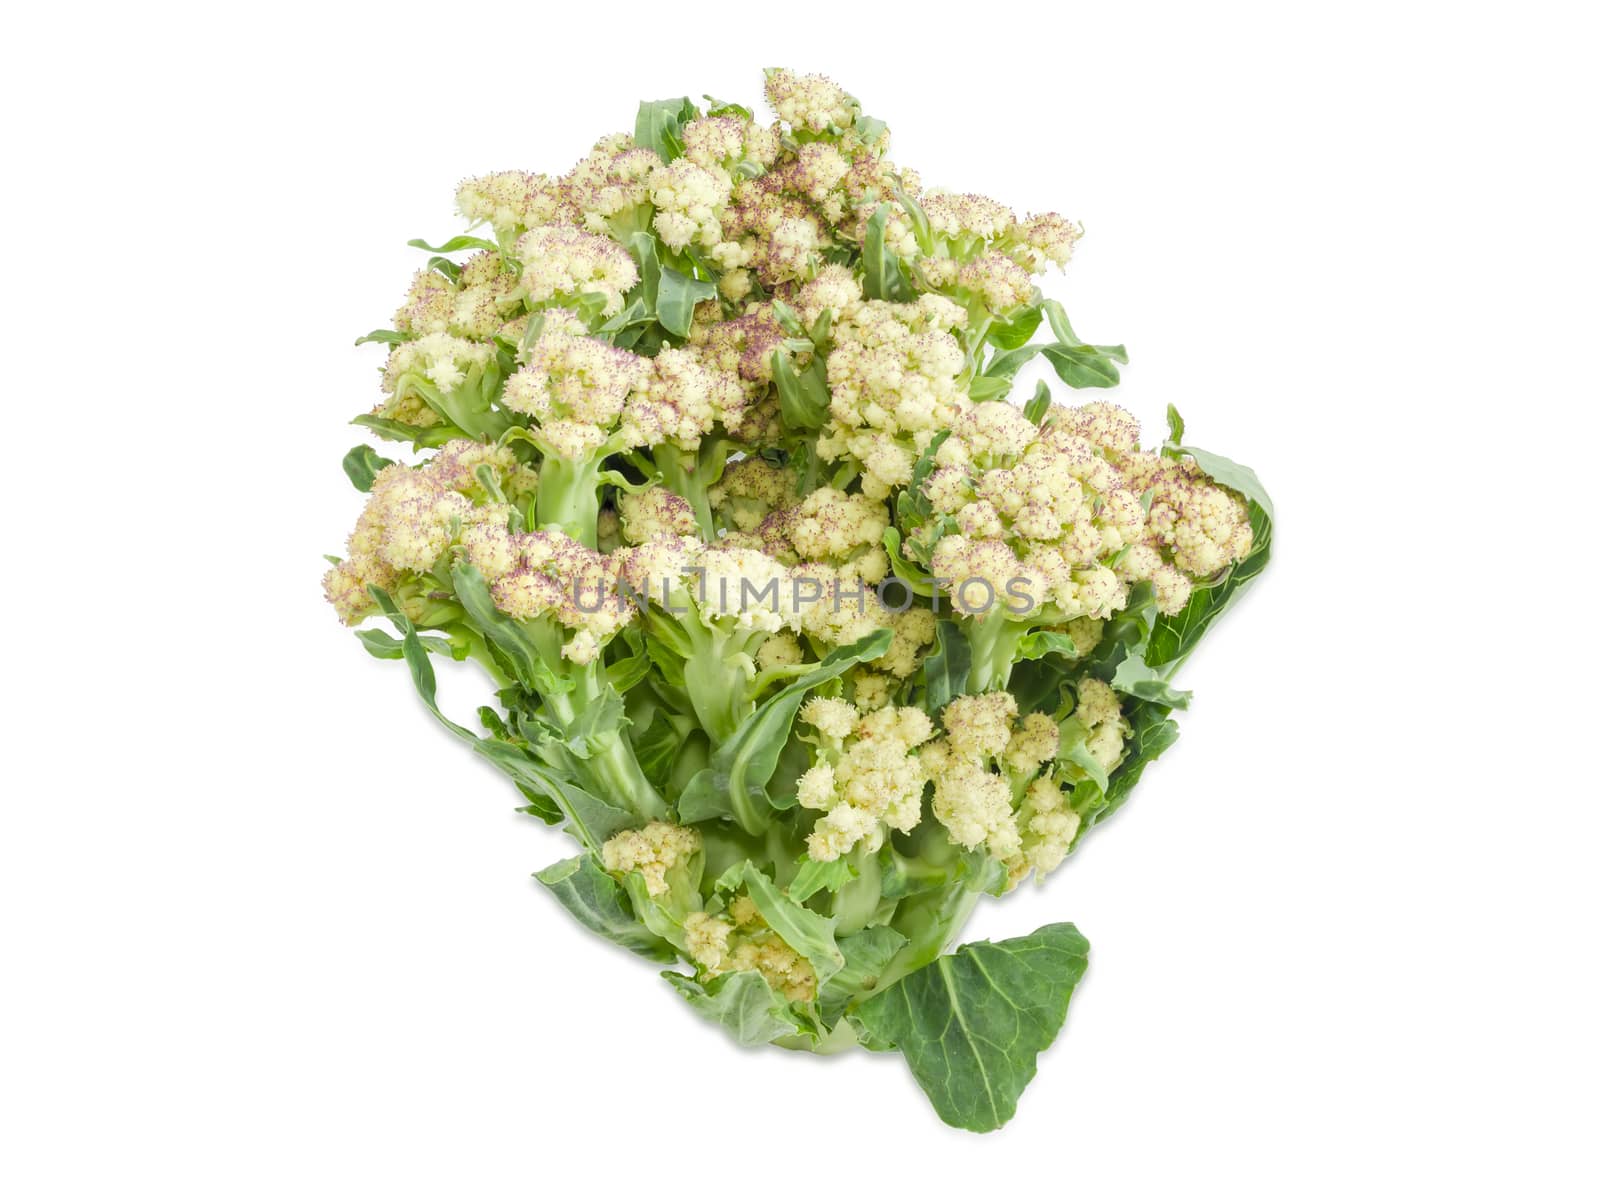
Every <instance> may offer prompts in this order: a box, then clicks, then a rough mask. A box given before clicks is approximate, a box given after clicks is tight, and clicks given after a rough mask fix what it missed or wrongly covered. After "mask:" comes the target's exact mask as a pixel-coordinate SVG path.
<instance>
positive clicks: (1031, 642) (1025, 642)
mask: <svg viewBox="0 0 1600 1180" xmlns="http://www.w3.org/2000/svg"><path fill="white" fill-rule="evenodd" d="M1047 655H1062V656H1066V657H1068V658H1069V659H1077V657H1078V645H1077V644H1076V643H1073V642H1072V636H1070V635H1068V634H1067V633H1066V632H1064V631H1029V632H1028V633H1027V634H1026V635H1024V636H1023V637H1022V639H1021V640H1020V641H1018V643H1017V659H1018V660H1042V659H1044V657H1045V656H1047Z"/></svg>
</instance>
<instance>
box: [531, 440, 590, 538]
mask: <svg viewBox="0 0 1600 1180" xmlns="http://www.w3.org/2000/svg"><path fill="white" fill-rule="evenodd" d="M600 464H601V460H600V459H599V458H596V457H593V456H591V457H588V458H584V459H568V458H565V457H563V456H560V455H546V456H545V458H544V462H543V463H541V464H540V465H539V493H538V498H537V499H536V500H535V501H534V509H533V515H534V523H535V525H536V526H537V527H539V528H544V527H545V526H546V525H552V524H553V525H555V526H556V527H557V528H558V529H560V530H561V531H562V532H564V533H566V534H567V536H569V537H571V538H572V539H573V540H575V541H579V542H581V543H582V544H584V545H587V546H588V547H589V548H591V549H593V548H595V547H596V545H597V543H598V541H599V537H600Z"/></svg>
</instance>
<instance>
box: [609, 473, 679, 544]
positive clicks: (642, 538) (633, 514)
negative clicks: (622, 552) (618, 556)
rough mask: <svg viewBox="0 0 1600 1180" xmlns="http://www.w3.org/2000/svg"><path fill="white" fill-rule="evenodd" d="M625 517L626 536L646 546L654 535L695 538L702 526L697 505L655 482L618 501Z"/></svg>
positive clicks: (633, 541)
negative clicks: (696, 510) (695, 511)
mask: <svg viewBox="0 0 1600 1180" xmlns="http://www.w3.org/2000/svg"><path fill="white" fill-rule="evenodd" d="M617 509H618V514H619V515H620V517H621V520H622V536H623V539H624V540H626V541H627V542H628V543H629V544H630V545H642V544H643V543H644V542H646V541H648V540H650V539H651V538H653V537H660V536H664V535H665V536H673V537H692V536H695V535H696V534H698V533H699V531H700V526H699V524H698V522H696V520H695V517H694V508H693V506H692V505H690V503H689V501H687V500H685V499H684V498H683V497H682V496H680V495H678V494H677V493H676V492H672V491H669V490H668V489H666V488H664V487H662V486H661V485H660V484H654V485H652V486H651V487H648V488H646V489H645V490H644V491H642V492H628V493H626V494H625V495H623V496H622V498H621V500H620V501H619V502H618V504H617Z"/></svg>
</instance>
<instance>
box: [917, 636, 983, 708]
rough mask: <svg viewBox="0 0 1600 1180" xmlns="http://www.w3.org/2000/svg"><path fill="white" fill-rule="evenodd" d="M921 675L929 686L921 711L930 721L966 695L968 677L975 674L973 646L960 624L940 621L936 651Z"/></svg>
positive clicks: (934, 645) (934, 650) (930, 654)
mask: <svg viewBox="0 0 1600 1180" xmlns="http://www.w3.org/2000/svg"><path fill="white" fill-rule="evenodd" d="M922 671H923V675H924V676H925V677H926V679H927V684H928V689H927V694H926V696H925V697H924V698H923V704H922V708H923V710H924V711H925V712H926V713H927V714H928V715H929V716H930V717H937V716H938V715H939V710H941V709H943V708H944V707H945V706H946V705H948V704H949V703H950V702H951V701H953V700H955V698H956V697H958V696H960V695H962V694H963V693H964V692H966V691H967V677H968V676H970V675H971V674H972V645H971V644H970V643H968V642H967V637H966V636H965V635H963V634H962V633H961V627H960V626H959V625H958V624H957V623H955V622H953V621H952V620H950V619H940V620H939V624H938V627H937V629H936V631H935V633H934V637H933V650H932V651H931V652H930V653H929V654H928V658H927V660H926V661H925V662H924V663H923V665H922Z"/></svg>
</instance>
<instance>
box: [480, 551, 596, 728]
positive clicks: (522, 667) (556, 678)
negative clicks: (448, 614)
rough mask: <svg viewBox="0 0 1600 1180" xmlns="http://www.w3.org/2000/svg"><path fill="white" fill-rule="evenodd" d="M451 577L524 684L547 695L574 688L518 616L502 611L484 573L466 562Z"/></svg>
mask: <svg viewBox="0 0 1600 1180" xmlns="http://www.w3.org/2000/svg"><path fill="white" fill-rule="evenodd" d="M451 581H452V582H453V583H454V586H455V591H456V598H457V599H458V600H459V601H460V603H461V605H462V607H463V608H465V610H466V612H467V614H468V615H469V616H471V618H472V621H473V622H474V623H476V624H477V626H478V629H479V630H480V631H482V632H483V635H484V638H486V639H488V640H489V641H490V642H492V643H493V644H494V645H495V646H496V647H497V648H499V649H500V650H501V651H502V652H504V653H505V655H506V658H507V659H508V660H510V661H511V670H512V672H513V673H515V675H516V677H517V680H518V681H519V682H521V684H522V686H523V687H524V688H526V689H528V690H529V691H530V692H537V693H539V694H541V695H546V696H548V695H551V694H553V693H558V692H567V691H570V690H571V688H572V682H571V681H570V680H567V679H566V678H565V677H563V676H561V675H560V673H558V672H557V671H555V669H553V668H552V667H551V666H550V664H549V662H548V661H546V659H545V658H544V656H543V655H541V654H540V652H539V649H538V648H537V647H536V646H535V645H534V643H533V641H532V640H531V639H530V638H529V637H528V634H527V632H525V631H524V630H523V629H522V627H521V626H519V625H518V623H517V622H516V620H515V619H511V618H507V617H506V616H505V615H503V614H501V613H500V609H499V608H498V607H497V606H495V604H494V599H493V598H492V597H491V596H490V594H489V587H488V584H487V583H485V582H484V580H483V575H482V574H480V573H479V572H478V571H477V570H476V569H474V568H473V567H472V566H470V565H467V564H466V563H464V562H463V563H460V564H458V565H457V566H456V567H455V569H454V570H453V571H452V573H451Z"/></svg>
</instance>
